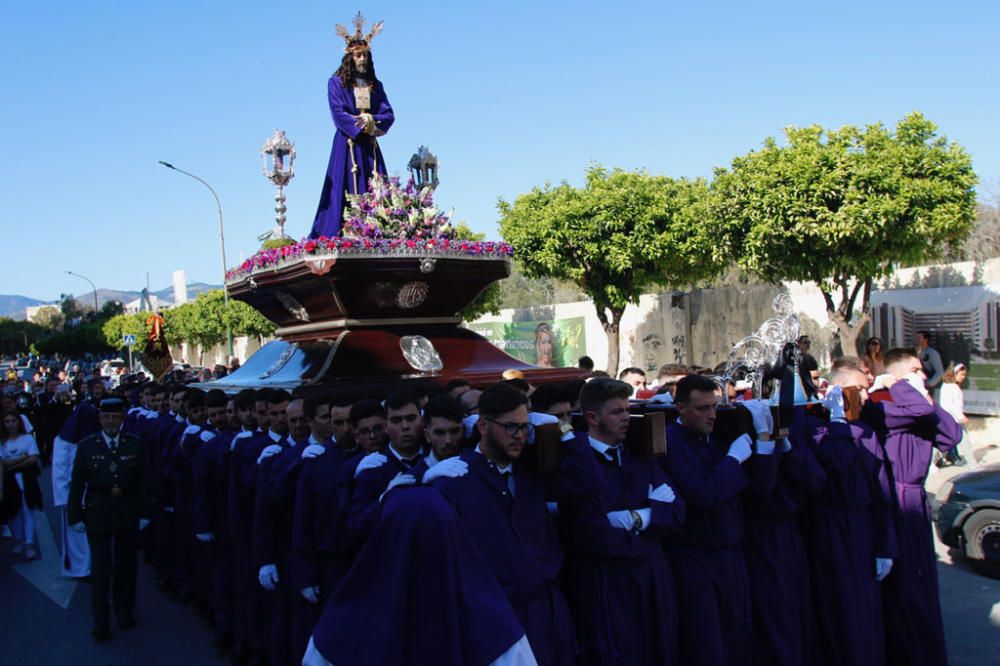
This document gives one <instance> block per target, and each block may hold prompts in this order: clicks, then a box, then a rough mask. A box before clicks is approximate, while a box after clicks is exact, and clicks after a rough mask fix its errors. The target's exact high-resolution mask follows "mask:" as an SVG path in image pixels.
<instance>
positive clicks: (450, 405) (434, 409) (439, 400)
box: [424, 393, 465, 423]
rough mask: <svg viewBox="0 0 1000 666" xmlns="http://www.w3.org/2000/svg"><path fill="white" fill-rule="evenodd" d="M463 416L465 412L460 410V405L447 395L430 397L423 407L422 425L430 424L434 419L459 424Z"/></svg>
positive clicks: (439, 394) (440, 394)
mask: <svg viewBox="0 0 1000 666" xmlns="http://www.w3.org/2000/svg"><path fill="white" fill-rule="evenodd" d="M464 416H465V410H464V409H462V404H461V403H460V402H459V401H458V400H456V399H455V398H453V397H451V396H450V395H448V394H447V393H438V394H437V395H434V396H431V399H430V400H428V401H427V405H426V406H425V407H424V423H430V422H431V419H432V418H434V417H437V418H441V419H447V420H448V421H455V422H456V423H461V422H462V417H464Z"/></svg>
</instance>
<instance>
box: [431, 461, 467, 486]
mask: <svg viewBox="0 0 1000 666" xmlns="http://www.w3.org/2000/svg"><path fill="white" fill-rule="evenodd" d="M468 473H469V464H468V463H467V462H465V461H464V460H462V459H461V458H459V457H457V456H456V457H454V458H448V459H447V460H442V461H441V462H439V463H438V464H437V465H434V467H431V468H430V469H429V470H427V472H425V473H424V483H430V482H431V481H433V480H434V479H439V478H442V477H447V478H449V479H454V478H457V477H459V476H465V475H466V474H468Z"/></svg>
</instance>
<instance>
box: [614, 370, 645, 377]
mask: <svg viewBox="0 0 1000 666" xmlns="http://www.w3.org/2000/svg"><path fill="white" fill-rule="evenodd" d="M625 375H641V376H643V377H645V376H646V371H645V370H643V369H642V368H625V369H624V370H622V371H621V372H619V373H618V379H624V378H625Z"/></svg>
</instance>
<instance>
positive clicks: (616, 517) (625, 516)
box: [608, 511, 633, 530]
mask: <svg viewBox="0 0 1000 666" xmlns="http://www.w3.org/2000/svg"><path fill="white" fill-rule="evenodd" d="M608 522H609V523H611V527H619V528H621V529H623V530H630V529H632V522H633V521H632V512H631V511H608Z"/></svg>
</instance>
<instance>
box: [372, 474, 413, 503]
mask: <svg viewBox="0 0 1000 666" xmlns="http://www.w3.org/2000/svg"><path fill="white" fill-rule="evenodd" d="M416 483H417V477H415V476H413V475H412V474H405V473H403V472H400V473H399V474H397V475H396V476H394V477H392V481H390V482H389V485H387V486H386V487H385V490H384V491H383V492H382V494H381V495H379V496H378V501H379V503H381V502H382V498H383V497H385V496H386V495H388V494H389V491H390V490H392V489H393V488H395V487H396V486H414V485H416Z"/></svg>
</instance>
